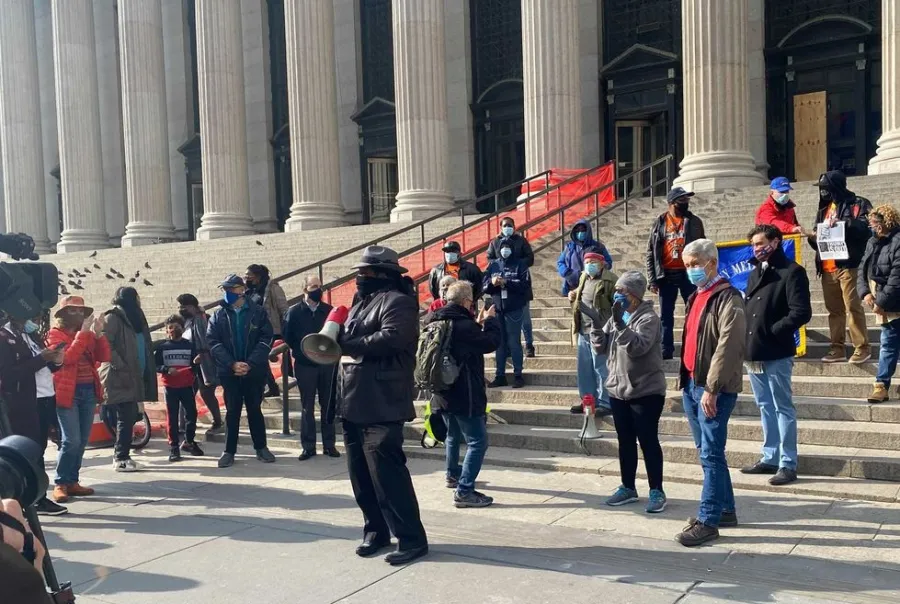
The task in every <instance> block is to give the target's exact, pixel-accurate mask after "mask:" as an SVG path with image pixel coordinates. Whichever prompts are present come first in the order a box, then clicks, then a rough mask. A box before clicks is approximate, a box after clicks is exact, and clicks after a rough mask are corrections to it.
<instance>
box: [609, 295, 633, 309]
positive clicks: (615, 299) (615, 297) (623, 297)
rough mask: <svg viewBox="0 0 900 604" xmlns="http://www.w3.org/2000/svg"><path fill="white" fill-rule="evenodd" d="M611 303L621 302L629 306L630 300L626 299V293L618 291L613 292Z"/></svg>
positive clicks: (626, 306)
mask: <svg viewBox="0 0 900 604" xmlns="http://www.w3.org/2000/svg"><path fill="white" fill-rule="evenodd" d="M613 304H621V305H622V306H624V307H625V308H628V307H629V306H631V302H629V301H628V294H622V293H619V292H616V293H614V294H613Z"/></svg>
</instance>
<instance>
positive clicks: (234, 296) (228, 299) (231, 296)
mask: <svg viewBox="0 0 900 604" xmlns="http://www.w3.org/2000/svg"><path fill="white" fill-rule="evenodd" d="M243 295H244V294H239V293H237V292H232V291H227V290H226V291H225V295H224V296H222V299H223V300H225V304H228V305H232V304H234V303H235V302H237V301H238V300H240V299H241V298H242V297H243Z"/></svg>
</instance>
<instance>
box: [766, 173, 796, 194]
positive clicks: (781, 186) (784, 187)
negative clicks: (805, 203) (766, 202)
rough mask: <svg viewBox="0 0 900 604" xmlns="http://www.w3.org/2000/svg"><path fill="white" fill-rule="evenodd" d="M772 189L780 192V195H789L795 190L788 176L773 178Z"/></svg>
mask: <svg viewBox="0 0 900 604" xmlns="http://www.w3.org/2000/svg"><path fill="white" fill-rule="evenodd" d="M771 188H772V189H774V190H775V191H778V192H779V193H787V192H788V191H793V190H794V188H793V187H792V186H791V181H789V180H788V179H787V177H786V176H779V177H777V178H773V179H772V186H771Z"/></svg>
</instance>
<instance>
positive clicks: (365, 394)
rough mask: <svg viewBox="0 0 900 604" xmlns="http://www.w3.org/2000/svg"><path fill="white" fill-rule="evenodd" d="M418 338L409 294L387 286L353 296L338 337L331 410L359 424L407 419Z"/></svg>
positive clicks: (416, 308) (411, 414)
mask: <svg viewBox="0 0 900 604" xmlns="http://www.w3.org/2000/svg"><path fill="white" fill-rule="evenodd" d="M418 340H419V304H418V302H417V301H416V298H415V296H414V295H411V293H409V292H401V291H399V290H397V289H394V288H393V286H391V287H388V288H385V289H382V290H381V291H378V292H375V293H374V294H370V295H368V296H366V297H364V298H361V299H359V301H358V302H357V303H356V304H354V305H353V308H351V309H350V315H349V316H348V318H347V322H346V323H345V325H344V330H343V331H342V333H341V338H340V345H341V351H342V352H343V354H344V355H345V358H344V359H342V361H341V367H340V378H339V381H338V385H339V393H338V395H337V397H338V398H337V405H336V409H335V410H336V412H337V415H338V416H339V417H341V418H343V419H344V420H345V421H349V422H352V423H354V424H363V425H367V424H379V423H387V422H406V421H411V420H413V419H414V418H415V417H416V411H415V408H414V407H413V396H414V394H413V371H414V370H415V366H416V346H417V343H418Z"/></svg>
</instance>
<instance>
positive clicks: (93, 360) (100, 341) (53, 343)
mask: <svg viewBox="0 0 900 604" xmlns="http://www.w3.org/2000/svg"><path fill="white" fill-rule="evenodd" d="M60 344H64V345H65V349H64V351H65V352H64V355H63V364H62V367H60V368H59V371H57V372H55V373H54V374H53V386H54V388H56V406H57V407H62V408H63V409H68V408H69V407H71V406H72V400H73V399H74V398H75V384H77V383H78V368H79V365H80V366H81V370H82V371H84V370H85V369H86V368H88V367H89V368H90V370H91V373H92V375H93V378H94V392H95V393H96V394H97V401H98V402H99V401H100V400H102V399H103V385H102V384H101V383H100V376H99V375H97V365H98V364H99V363H108V362H109V360H110V351H109V342H108V341H107V340H106V338H105V337H103V336H95V335H94V334H93V332H90V331H69V330H66V329H60V328H59V327H54V328H53V329H51V330H50V333H48V334H47V348H56V347H57V346H59V345H60Z"/></svg>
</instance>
